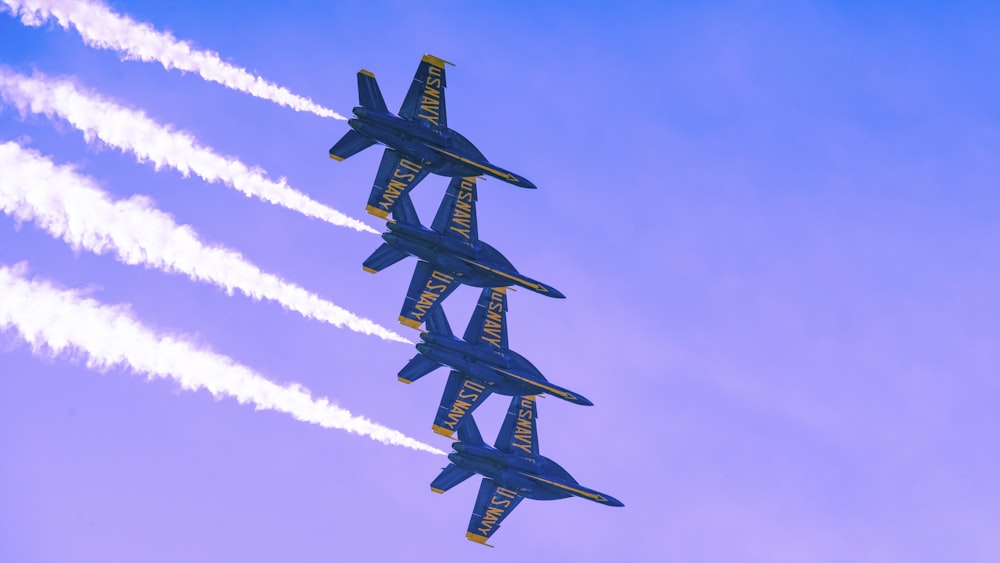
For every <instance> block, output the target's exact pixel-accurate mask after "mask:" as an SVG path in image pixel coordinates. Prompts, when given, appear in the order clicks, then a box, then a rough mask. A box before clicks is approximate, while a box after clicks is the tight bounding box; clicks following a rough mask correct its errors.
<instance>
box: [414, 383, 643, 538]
mask: <svg viewBox="0 0 1000 563" xmlns="http://www.w3.org/2000/svg"><path fill="white" fill-rule="evenodd" d="M537 422H538V411H537V408H536V406H535V398H534V397H514V398H513V400H511V402H510V407H509V408H508V409H507V418H506V419H504V423H503V426H501V427H500V434H499V435H498V436H497V441H496V444H495V445H494V447H492V448H491V447H489V446H487V445H486V444H485V443H484V442H483V438H482V436H480V434H479V429H478V428H477V427H476V421H475V419H474V418H473V417H471V416H470V417H467V418H466V419H465V420H464V421H463V422H462V424H461V425H459V427H458V436H459V439H460V441H459V442H456V443H455V444H453V445H452V447H453V448H454V449H455V451H454V452H452V453H450V454H448V459H449V460H450V461H451V463H450V464H449V465H448V467H445V468H444V470H443V471H441V474H440V475H438V476H437V478H436V479H434V481H433V482H432V483H431V490H432V491H434V492H435V493H443V492H445V491H447V490H448V489H450V488H452V487H454V486H455V485H457V484H459V483H461V482H462V481H465V480H466V479H468V478H469V477H471V476H472V475H473V474H475V473H478V474H480V475H482V476H483V481H482V483H481V484H480V485H479V496H478V497H476V506H475V509H474V510H473V511H472V518H471V519H470V520H469V528H468V531H467V532H466V534H465V537H466V538H468V539H469V540H471V541H474V542H476V543H481V544H486V540H487V539H489V537H490V536H491V535H493V534H494V533H495V532H496V531H497V529H499V528H500V522H501V521H502V520H503V519H504V518H506V517H507V515H508V514H510V513H511V511H512V510H514V508H515V507H516V506H517V505H518V504H519V503H520V502H521V499H525V498H530V499H535V500H555V499H561V498H566V497H569V496H578V497H582V498H585V499H588V500H592V501H594V502H599V503H601V504H606V505H608V506H625V505H624V504H622V503H621V501H619V500H618V499H615V498H614V497H612V496H610V495H606V494H604V493H600V492H598V491H595V490H593V489H588V488H586V487H584V486H581V485H580V484H579V483H577V482H576V480H575V479H573V477H572V476H570V474H569V473H568V472H567V471H566V470H565V469H563V468H562V467H560V466H559V464H557V463H556V462H554V461H552V460H550V459H549V458H547V457H544V456H541V455H539V454H538V427H537ZM486 545H489V544H486Z"/></svg>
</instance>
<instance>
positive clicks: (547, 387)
mask: <svg viewBox="0 0 1000 563" xmlns="http://www.w3.org/2000/svg"><path fill="white" fill-rule="evenodd" d="M493 369H495V370H497V371H499V372H500V373H502V374H504V375H507V376H509V377H513V378H514V379H520V380H521V381H525V382H527V383H530V384H532V385H534V386H536V387H540V388H542V389H545V390H546V391H548V392H549V394H551V395H557V396H559V397H562V398H563V399H567V400H571V401H572V400H573V399H576V395H573V394H572V393H567V392H566V391H563V390H562V389H556V388H555V387H552V386H551V385H546V384H544V383H541V382H538V381H535V380H534V379H528V378H527V377H521V376H520V375H517V374H514V373H511V372H509V371H507V370H503V369H500V368H493Z"/></svg>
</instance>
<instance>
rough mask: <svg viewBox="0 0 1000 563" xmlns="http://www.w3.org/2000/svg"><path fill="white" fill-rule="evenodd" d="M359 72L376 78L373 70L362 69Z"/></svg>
mask: <svg viewBox="0 0 1000 563" xmlns="http://www.w3.org/2000/svg"><path fill="white" fill-rule="evenodd" d="M358 74H363V75H365V76H367V77H368V78H375V75H374V74H372V71H370V70H365V69H361V70H359V71H358Z"/></svg>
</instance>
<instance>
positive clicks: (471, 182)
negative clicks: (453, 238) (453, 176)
mask: <svg viewBox="0 0 1000 563" xmlns="http://www.w3.org/2000/svg"><path fill="white" fill-rule="evenodd" d="M475 188H476V179H475V178H463V179H462V182H461V183H460V184H459V187H458V194H457V197H456V199H455V207H454V209H452V212H451V227H449V228H450V229H451V230H452V231H454V232H456V233H458V234H460V235H462V236H463V237H464V238H465V239H466V240H470V239H471V238H472V235H471V231H472V202H473V201H475Z"/></svg>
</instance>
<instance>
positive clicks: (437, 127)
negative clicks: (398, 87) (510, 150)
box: [330, 55, 535, 219]
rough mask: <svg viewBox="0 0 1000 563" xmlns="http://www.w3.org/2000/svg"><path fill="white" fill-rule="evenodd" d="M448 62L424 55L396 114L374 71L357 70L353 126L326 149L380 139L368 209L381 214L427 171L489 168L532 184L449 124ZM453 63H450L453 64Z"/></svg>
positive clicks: (350, 150)
mask: <svg viewBox="0 0 1000 563" xmlns="http://www.w3.org/2000/svg"><path fill="white" fill-rule="evenodd" d="M446 64H452V63H449V62H448V61H445V60H442V59H439V58H437V57H435V56H433V55H424V58H423V59H421V61H420V66H418V67H417V74H416V75H415V76H414V77H413V83H412V84H411V85H410V89H409V91H407V93H406V99H405V100H403V106H402V107H401V108H399V115H398V116H397V115H393V114H392V113H391V112H390V111H389V110H388V108H387V107H386V105H385V100H384V99H383V98H382V92H381V90H379V87H378V82H376V81H375V75H374V74H372V73H371V72H368V71H367V70H362V71H360V72H358V103H359V104H360V105H359V106H358V107H356V108H354V115H355V117H353V118H351V119H349V120H348V121H347V124H348V125H349V126H350V127H351V130H350V131H348V132H347V134H346V135H344V136H343V138H341V139H340V140H339V141H337V144H335V145H334V146H333V148H331V149H330V158H333V159H335V160H344V159H345V158H349V157H351V156H353V155H355V154H357V153H358V152H360V151H362V150H364V149H366V148H368V147H370V146H372V145H374V144H375V143H381V144H383V145H385V147H386V149H385V153H384V154H383V155H382V163H381V164H379V167H378V174H376V175H375V184H374V186H373V187H372V192H371V195H370V196H369V197H368V205H367V207H366V208H365V209H366V210H367V211H368V212H369V213H371V214H372V215H375V216H377V217H381V218H382V219H385V218H386V217H388V216H389V213H390V212H392V210H393V209H394V208H395V206H396V205H397V203H398V202H399V198H400V196H402V195H404V194H406V193H407V192H409V191H410V190H411V189H412V188H413V186H415V185H416V184H417V182H419V181H420V180H423V179H424V177H425V176H427V174H428V173H429V172H433V173H435V174H438V175H441V176H450V177H463V176H480V175H482V174H488V175H490V176H493V177H494V178H499V179H501V180H503V181H505V182H509V183H511V184H513V185H515V186H519V187H522V188H534V187H535V185H534V184H532V183H531V182H529V181H528V180H527V179H525V178H522V177H521V176H518V175H517V174H514V173H512V172H508V171H507V170H504V169H503V168H500V167H499V166H495V165H493V164H490V162H489V161H488V160H486V157H485V156H483V153H481V152H479V149H477V148H476V147H475V146H474V145H473V144H472V143H471V142H469V140H468V139H466V138H465V137H463V136H462V135H459V134H458V132H457V131H454V130H452V129H449V128H448V118H447V113H446V112H445V104H444V88H445V77H444V65H446ZM453 66H454V65H453Z"/></svg>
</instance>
